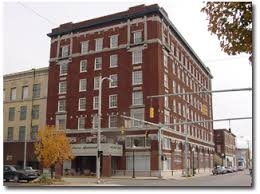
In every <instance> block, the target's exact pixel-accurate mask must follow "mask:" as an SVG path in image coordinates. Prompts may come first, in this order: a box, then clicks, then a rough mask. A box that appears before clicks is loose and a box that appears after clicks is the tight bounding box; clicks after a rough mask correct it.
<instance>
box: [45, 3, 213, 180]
mask: <svg viewBox="0 0 260 194" xmlns="http://www.w3.org/2000/svg"><path fill="white" fill-rule="evenodd" d="M48 36H49V37H50V38H51V48H50V65H49V82H48V84H49V87H48V105H47V124H48V125H56V126H57V128H59V129H61V130H66V133H67V135H68V136H69V137H70V139H71V143H72V149H73V153H74V154H75V156H76V158H75V159H74V160H73V161H66V162H65V163H64V165H63V169H66V168H67V169H73V170H75V171H84V170H86V169H87V170H90V171H92V172H95V169H96V164H95V161H96V159H95V158H96V155H97V149H96V141H97V138H96V135H97V134H96V132H97V129H96V128H97V119H96V118H97V116H96V115H97V111H98V110H97V108H98V84H99V81H100V76H102V77H109V78H111V79H112V80H113V81H112V82H109V81H108V80H104V82H103V84H102V121H101V128H102V129H101V131H102V133H101V136H102V137H101V141H102V143H103V144H102V149H103V151H104V153H103V157H102V162H101V163H102V175H103V176H111V175H112V174H114V173H116V174H120V173H122V174H123V173H124V174H131V173H132V168H133V165H132V163H133V161H132V159H133V156H132V155H133V147H132V146H133V144H135V146H136V147H135V148H134V150H135V170H136V175H137V176H138V175H139V174H142V175H158V173H159V170H160V169H161V170H162V175H171V174H172V173H178V172H180V173H181V172H182V169H183V168H184V163H183V160H184V139H185V132H184V127H183V125H177V126H175V127H171V128H170V127H165V128H163V129H162V135H161V138H162V153H161V154H159V152H158V150H159V149H158V148H159V147H158V134H157V133H158V128H157V127H151V126H145V125H143V124H142V123H140V122H136V121H134V122H132V123H131V125H127V126H124V128H123V129H122V126H123V125H124V120H123V119H122V118H121V117H120V115H126V116H131V117H134V118H138V119H141V120H146V121H150V122H153V123H157V124H158V123H161V124H169V123H179V122H182V121H183V120H185V119H186V117H187V120H209V119H212V99H211V96H210V95H202V94H200V95H197V94H196V95H187V96H178V97H171V96H169V97H165V98H158V99H153V100H152V101H151V100H150V99H148V98H147V96H150V95H158V94H167V93H180V92H192V91H202V90H211V79H212V75H211V74H210V71H209V69H208V68H207V67H205V65H204V64H203V63H202V61H201V60H200V59H199V57H198V56H197V55H196V53H195V52H194V51H193V50H192V48H191V47H190V46H189V45H188V43H187V42H186V41H185V40H184V38H183V37H182V36H181V34H180V33H179V32H178V30H177V29H176V28H175V26H174V25H173V24H172V22H171V21H170V19H169V18H168V15H167V13H166V12H165V10H164V9H163V8H160V7H159V6H158V5H157V4H155V5H150V6H145V5H139V6H136V7H131V8H129V9H128V10H127V11H123V12H119V13H115V14H112V15H107V16H104V17H99V18H95V19H92V20H87V21H83V22H79V23H66V24H62V25H60V26H59V27H58V28H55V29H52V32H51V33H49V34H48ZM186 104H187V105H188V106H187V107H188V108H187V111H185V110H186V109H185V105H186ZM150 106H153V107H154V110H155V111H154V118H150V117H149V108H150ZM202 106H203V107H204V109H205V110H206V111H204V113H203V114H202V111H201V109H202ZM146 131H149V133H148V134H146ZM188 140H189V150H188V153H187V154H188V158H187V165H188V168H191V167H192V166H191V165H192V162H191V160H192V159H194V165H195V166H194V167H196V168H197V169H200V170H201V169H204V170H205V169H207V168H210V167H212V166H213V155H212V152H213V150H214V145H213V131H212V123H199V124H194V125H189V126H188ZM193 148H194V149H193ZM192 150H193V151H192ZM192 156H193V157H192ZM161 159H163V160H161ZM159 160H161V161H162V162H161V168H160V167H159V164H160V162H159Z"/></svg>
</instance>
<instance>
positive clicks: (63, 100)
mask: <svg viewBox="0 0 260 194" xmlns="http://www.w3.org/2000/svg"><path fill="white" fill-rule="evenodd" d="M61 101H64V100H59V101H58V112H65V111H66V100H65V105H64V106H65V110H60V102H61Z"/></svg>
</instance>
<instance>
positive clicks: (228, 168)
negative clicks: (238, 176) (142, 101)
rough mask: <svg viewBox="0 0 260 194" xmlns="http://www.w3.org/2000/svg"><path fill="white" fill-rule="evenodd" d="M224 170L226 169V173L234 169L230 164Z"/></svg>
mask: <svg viewBox="0 0 260 194" xmlns="http://www.w3.org/2000/svg"><path fill="white" fill-rule="evenodd" d="M226 170H227V173H232V172H234V169H233V167H232V166H228V167H227V168H226Z"/></svg>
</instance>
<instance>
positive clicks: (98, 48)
mask: <svg viewBox="0 0 260 194" xmlns="http://www.w3.org/2000/svg"><path fill="white" fill-rule="evenodd" d="M95 43H96V44H95V45H96V51H101V50H102V48H103V38H98V39H95Z"/></svg>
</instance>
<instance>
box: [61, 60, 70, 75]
mask: <svg viewBox="0 0 260 194" xmlns="http://www.w3.org/2000/svg"><path fill="white" fill-rule="evenodd" d="M67 72H68V64H67V63H63V64H60V75H67Z"/></svg>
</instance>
